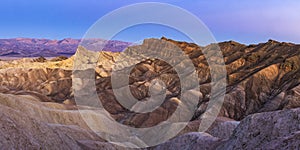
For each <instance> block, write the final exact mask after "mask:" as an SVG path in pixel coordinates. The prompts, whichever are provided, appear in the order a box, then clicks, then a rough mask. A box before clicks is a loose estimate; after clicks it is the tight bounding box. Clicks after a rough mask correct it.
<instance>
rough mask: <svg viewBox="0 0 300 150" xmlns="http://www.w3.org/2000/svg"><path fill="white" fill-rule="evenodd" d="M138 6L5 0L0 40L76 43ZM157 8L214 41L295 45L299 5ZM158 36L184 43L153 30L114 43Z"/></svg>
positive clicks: (254, 1) (214, 3) (213, 3)
mask: <svg viewBox="0 0 300 150" xmlns="http://www.w3.org/2000/svg"><path fill="white" fill-rule="evenodd" d="M137 2H143V1H138V0H130V1H125V0H111V1H100V0H89V1H86V0H30V1H24V0H4V1H1V3H0V18H1V23H0V38H14V37H31V38H50V39H62V38H68V37H71V38H81V37H82V36H83V35H84V33H85V32H86V31H87V30H88V29H89V27H90V26H91V25H92V24H93V23H95V22H96V21H97V20H98V19H99V18H100V17H102V16H103V15H105V14H107V13H108V12H110V11H112V10H114V9H117V8H119V7H122V6H126V5H129V4H133V3H137ZM156 2H164V3H169V4H173V5H177V6H179V7H182V8H184V9H186V10H188V11H190V12H191V13H193V14H195V15H196V16H198V17H199V19H201V20H202V21H203V22H204V23H205V24H206V26H207V27H208V28H209V29H210V30H211V32H212V33H213V34H214V36H215V38H216V39H217V41H226V40H235V41H238V42H241V43H258V42H265V41H267V40H268V39H275V40H278V41H287V42H294V43H300V1H298V0H285V1H282V0H251V1H239V0H226V1H225V0H184V1H183V0H162V1H156ZM179 19H180V18H179ZM133 31H136V32H133ZM137 31H138V32H137ZM162 35H164V36H167V37H171V38H174V39H177V40H186V39H185V38H184V37H182V35H181V34H179V33H176V32H175V31H172V30H169V29H167V28H165V27H157V26H156V27H153V26H152V27H151V26H145V28H142V27H136V28H132V29H129V30H128V31H127V32H124V33H123V34H121V35H119V36H118V37H116V38H117V39H118V40H124V41H137V40H140V39H141V38H146V37H160V36H162Z"/></svg>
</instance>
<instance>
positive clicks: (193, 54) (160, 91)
mask: <svg viewBox="0 0 300 150" xmlns="http://www.w3.org/2000/svg"><path fill="white" fill-rule="evenodd" d="M161 41H163V42H167V43H170V45H168V44H165V45H163V46H162V47H160V46H161V45H159V44H158V43H161ZM218 46H219V48H220V50H221V52H222V54H223V56H224V58H222V60H224V66H223V64H222V61H220V60H221V59H219V58H218V57H216V54H215V52H216V51H214V50H216V49H218V47H217V46H216V45H215V44H211V45H208V46H206V47H201V46H198V45H196V44H193V43H186V42H178V41H173V40H170V39H166V38H162V39H161V40H156V39H147V40H145V41H144V43H143V45H141V46H133V47H129V48H128V49H127V50H125V54H124V53H111V52H100V53H98V52H92V51H88V50H87V49H85V48H84V47H79V49H78V52H77V54H76V55H75V56H73V57H71V58H69V59H65V58H57V59H52V60H44V59H43V60H42V59H38V60H33V59H23V60H14V61H0V63H1V66H0V67H1V70H0V85H1V86H0V92H1V93H4V95H2V97H7V96H8V97H10V96H13V95H17V96H16V98H15V99H19V101H18V103H20V104H22V105H24V106H26V107H24V108H23V107H20V106H16V105H15V103H16V102H7V100H6V99H5V98H3V99H5V100H1V104H3V105H5V109H3V110H7V111H12V110H10V109H14V111H15V110H23V112H26V113H24V114H22V115H28V116H30V117H31V118H33V119H34V120H35V121H36V122H38V123H35V122H34V123H32V124H37V125H36V126H46V127H45V128H47V130H48V129H49V130H50V131H49V132H53V131H52V127H48V124H57V126H56V128H60V129H59V130H62V131H61V132H63V131H64V130H67V131H70V133H73V132H75V131H76V130H77V129H78V130H80V131H82V132H84V134H86V133H92V131H90V130H89V128H88V127H87V126H86V125H85V124H84V121H83V120H82V119H78V120H77V118H80V115H79V114H78V112H77V111H76V109H78V107H83V108H85V109H95V108H93V102H95V101H94V100H95V97H93V96H91V93H89V91H88V90H89V86H90V85H91V84H92V85H95V89H94V90H95V91H96V94H97V98H98V99H99V100H100V101H101V102H102V104H103V107H104V108H105V109H106V110H107V111H108V112H109V113H110V114H111V116H112V117H113V118H114V119H115V120H116V121H117V122H119V123H121V124H124V125H127V126H130V127H137V128H148V127H153V126H157V125H158V124H159V123H160V122H162V121H166V120H168V118H170V117H171V116H172V115H173V114H174V112H175V111H176V108H178V107H182V108H185V110H188V111H187V112H183V113H181V115H182V116H181V117H182V118H181V119H182V120H185V119H186V121H190V123H188V125H187V126H186V127H185V128H184V129H183V130H182V131H181V132H180V133H178V138H175V139H172V140H171V141H169V142H167V143H165V144H162V145H160V146H157V147H152V148H151V149H165V148H167V147H168V146H170V145H172V146H173V148H195V147H201V146H200V145H202V147H203V148H208V149H214V148H217V147H219V148H232V149H234V148H261V147H266V146H268V144H272V143H274V142H276V141H278V144H277V145H273V144H272V145H273V146H274V148H279V146H282V145H280V143H283V142H285V141H286V139H288V142H289V143H290V144H288V145H287V147H288V148H293V146H297V143H296V142H294V141H297V139H298V136H297V135H298V134H297V133H298V132H299V130H300V129H299V128H297V127H294V126H295V125H296V124H297V123H298V122H297V121H298V120H299V118H297V117H285V116H284V115H281V114H282V113H283V114H285V115H288V114H299V111H298V109H293V110H287V109H292V108H298V107H300V99H299V98H300V88H299V87H300V85H299V83H300V66H299V64H300V62H299V61H300V59H299V57H300V46H299V45H296V44H292V43H280V42H276V41H273V40H269V41H268V42H267V43H261V44H258V45H244V44H240V43H237V42H233V41H229V42H222V43H219V44H218ZM147 47H148V48H153V47H155V48H157V47H158V48H163V49H165V50H167V49H170V51H169V52H173V51H172V49H173V50H174V49H177V48H178V49H179V50H180V51H181V52H182V53H183V54H185V56H187V57H181V56H178V57H174V53H175V51H174V53H173V54H170V53H168V51H166V53H157V52H156V53H154V52H151V51H150V52H149V51H146V50H145V49H146V48H147ZM144 50H145V51H144ZM126 52H127V53H126ZM156 54H160V55H163V56H164V58H166V60H159V59H158V58H155V57H150V56H156ZM89 55H91V56H92V57H89ZM78 56H80V57H78ZM208 59H209V60H210V62H209V61H208ZM41 60H42V61H41ZM74 60H75V61H74ZM166 61H169V62H171V64H170V63H168V62H166ZM189 61H190V62H191V63H192V64H191V65H192V67H194V68H195V71H194V72H193V71H191V69H190V68H188V67H186V66H185V63H188V62H189ZM211 62H214V66H213V67H214V68H211V67H212V66H210V65H211ZM78 64H81V65H78ZM115 64H118V65H120V66H114V65H115ZM222 66H223V67H224V68H226V74H225V76H222V75H221V76H218V73H219V74H220V72H222ZM176 68H180V69H179V70H176ZM112 71H115V72H116V73H117V76H116V77H120V78H114V77H113V76H112ZM124 73H128V75H129V76H128V82H124V81H123V80H122V78H121V76H118V75H122V74H124ZM193 73H195V74H196V75H197V76H196V77H197V80H196V82H191V83H188V82H187V83H183V82H182V81H181V80H180V78H183V79H190V78H192V77H193V76H192V75H193ZM223 78H225V81H226V83H227V86H226V89H225V90H226V91H224V92H225V97H224V103H223V105H222V108H221V110H220V112H219V114H218V116H219V117H218V119H217V120H216V121H215V122H214V123H213V124H212V126H211V127H210V128H208V130H207V131H206V133H190V134H186V133H187V132H197V131H198V128H199V124H200V123H201V121H202V115H203V113H204V112H205V110H206V108H207V106H208V103H209V102H210V100H211V99H212V95H211V89H212V84H211V82H212V80H217V81H215V82H218V80H222V79H223ZM90 79H92V80H90ZM112 79H113V80H114V81H113V82H112ZM118 79H119V80H118ZM74 81H76V82H75V83H76V84H75V85H74ZM186 81H190V80H186ZM72 82H73V84H72ZM77 83H78V85H77ZM113 83H118V84H116V85H114V84H113ZM195 83H196V84H198V83H199V85H200V89H198V88H196V87H194V85H195ZM189 85H191V86H189ZM127 86H128V88H129V90H130V93H129V92H128V89H126V87H127ZM182 86H184V87H185V88H184V89H182V88H181V87H182ZM76 88H79V92H78V91H77V93H76V90H74V89H76ZM85 89H87V91H85ZM115 90H117V91H118V93H115ZM149 91H150V92H149ZM74 92H75V93H74ZM220 92H222V91H220ZM128 93H129V94H128ZM184 93H188V95H189V97H187V99H190V100H191V101H190V102H185V101H183V98H182V97H181V95H182V94H184ZM10 94H13V95H10ZM116 94H118V95H119V96H120V97H123V98H125V99H126V97H128V99H130V96H131V95H132V96H133V98H134V99H136V100H137V102H147V101H154V102H155V101H158V100H159V99H162V101H159V102H157V103H155V104H159V103H160V102H161V104H160V105H159V107H157V108H156V109H154V110H153V111H151V112H146V113H135V112H133V111H131V110H130V109H133V110H139V111H143V109H141V107H140V105H134V104H132V105H130V106H129V108H125V107H124V106H122V105H121V103H120V102H119V99H118V97H117V96H118V95H117V96H116ZM24 95H25V96H24ZM74 96H78V97H81V98H83V100H84V101H85V102H84V103H82V101H81V102H79V103H80V104H81V105H86V106H76V105H75V104H76V100H75V98H74ZM151 96H154V98H153V97H152V98H151ZM161 96H162V97H161ZM216 96H218V95H216ZM13 99H14V98H13ZM28 99H30V100H28ZM10 101H11V100H10ZM21 101H24V102H21ZM26 101H30V103H27V102H26ZM37 101H39V102H37ZM53 102H55V103H53ZM31 103H34V105H33V104H31ZM57 103H59V104H57ZM77 103H78V101H77ZM149 104H150V103H149ZM192 104H193V105H194V104H196V106H195V107H194V106H193V105H192ZM41 106H43V107H41ZM3 107H4V106H3ZM6 107H10V108H9V109H8V108H6ZM149 107H150V105H149ZM194 108H197V109H195V110H192V109H194ZM30 109H33V110H35V111H36V112H34V113H32V111H31V110H30ZM49 109H53V111H51V113H50V112H47V111H48V110H49ZM277 110H284V111H279V112H277ZM14 111H12V113H15V112H14ZM273 111H276V112H273ZM37 112H39V113H40V112H42V113H41V114H40V115H36V113H37ZM191 112H192V114H191ZM265 112H269V113H265ZM256 113H260V114H259V115H256ZM43 114H44V115H43ZM45 114H47V115H45ZM252 114H254V115H252ZM18 115H19V114H18V113H16V115H15V116H18ZM251 115H252V116H251ZM272 115H275V116H276V117H271V116H272ZM4 116H6V117H8V118H9V117H10V116H9V113H6V114H4ZM247 116H248V117H247ZM57 117H58V118H59V117H61V118H59V119H58V118H57ZM185 117H186V118H185ZM189 117H191V118H189ZM264 117H267V118H266V119H267V120H268V122H270V123H265V124H259V123H257V121H259V120H261V119H262V118H264ZM51 118H52V119H51ZM55 118H56V119H55ZM70 118H72V119H70ZM249 118H252V119H249ZM179 119H180V118H179ZM7 120H8V119H4V120H2V121H3V122H5V123H8V124H10V123H9V122H7ZM12 120H14V119H12ZM15 120H16V121H15V122H11V123H12V124H18V121H17V120H18V119H15ZM62 120H67V121H62ZM241 120H242V121H241ZM276 120H286V121H288V122H293V124H292V125H291V127H292V126H293V127H294V129H293V130H290V131H287V130H285V134H284V135H282V136H280V137H278V138H270V140H269V141H265V142H264V143H261V144H259V143H256V144H257V145H253V144H250V143H251V142H253V143H255V141H259V140H261V138H263V137H264V136H267V137H269V136H277V133H275V132H271V131H268V130H267V128H269V127H272V128H273V125H274V124H275V125H276V123H272V121H273V122H274V121H275V122H276ZM239 121H241V123H240V124H239ZM40 122H41V123H40ZM256 123H257V124H258V126H263V127H261V128H257V130H260V131H259V133H262V136H251V137H247V136H248V135H249V134H250V135H251V134H256V132H258V131H256V130H255V131H254V128H255V127H254V126H255V124H256ZM19 124H20V127H21V125H22V124H21V123H19ZM44 124H46V125H44ZM298 124H299V123H298ZM60 125H62V126H63V127H60ZM73 125H75V126H77V127H76V130H75V129H73V128H71V129H70V128H69V126H73ZM277 125H278V126H280V127H282V126H284V125H285V123H284V122H283V121H280V122H277ZM65 126H67V127H66V128H64V127H65ZM237 126H238V127H237ZM236 127H237V128H236ZM251 128H253V130H252V129H251ZM18 129H19V128H18ZM234 129H235V131H234V132H233V130H234ZM284 129H285V128H284ZM26 130H27V129H26ZM28 130H30V129H28ZM33 130H35V129H33ZM73 130H74V131H73ZM265 130H266V131H265ZM12 132H19V131H12ZM24 132H26V136H24V140H25V139H27V140H28V139H29V141H27V142H29V143H30V142H32V140H31V141H30V138H32V139H34V138H33V137H31V136H33V135H28V134H27V132H29V131H24ZM36 132H37V133H36V134H37V135H39V134H40V133H39V132H40V131H39V130H38V131H36ZM47 132H48V131H47ZM232 132H233V134H232ZM24 134H25V133H24ZM51 134H52V133H51ZM63 134H64V135H65V134H67V133H65V132H63ZM54 136H57V135H53V137H54ZM25 137H26V138H25ZM68 137H69V136H68ZM71 137H72V136H71ZM247 138H250V139H249V144H247V140H246V139H247ZM240 139H245V140H242V141H240ZM22 140H23V139H22ZM64 140H66V141H64ZM33 141H34V140H33ZM74 141H75V142H74ZM78 141H80V142H79V143H78ZM191 141H194V142H191ZM40 142H41V141H34V142H33V143H38V144H37V147H38V146H41V147H43V144H41V143H40ZM56 142H57V141H56ZM60 142H62V143H65V142H66V143H65V144H66V145H68V144H69V145H71V146H70V147H72V146H74V147H77V148H78V149H80V148H86V149H93V148H95V149H96V148H101V147H103V148H107V147H109V148H120V147H116V146H114V145H110V144H109V143H105V142H104V140H102V141H101V140H99V139H93V138H91V137H83V138H82V139H79V140H77V139H76V140H74V139H73V140H70V141H68V139H67V138H65V137H62V141H60ZM16 143H22V142H20V141H16ZM174 143H179V144H177V145H176V144H174ZM233 143H234V144H233ZM245 143H246V144H245ZM186 144H188V145H186ZM3 145H6V144H5V143H4V144H3ZM19 147H22V145H19ZM46 147H48V146H47V145H46ZM17 148H18V147H17ZM28 148H30V147H28Z"/></svg>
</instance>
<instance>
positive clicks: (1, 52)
mask: <svg viewBox="0 0 300 150" xmlns="http://www.w3.org/2000/svg"><path fill="white" fill-rule="evenodd" d="M84 41H85V42H93V43H95V45H96V46H99V44H100V45H103V44H106V46H105V48H104V50H109V51H115V52H117V51H122V50H123V49H124V48H126V47H127V46H129V45H130V44H131V43H129V42H122V41H116V40H112V41H108V42H107V41H106V40H102V39H89V40H87V39H85V40H84ZM80 42H81V40H79V39H71V38H66V39H62V40H50V39H32V38H14V39H0V57H1V56H2V57H3V56H5V57H40V56H43V57H57V56H68V57H70V56H72V55H74V54H75V52H76V49H77V47H78V45H79V43H80ZM106 42H107V43H106ZM89 44H90V43H89Z"/></svg>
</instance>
